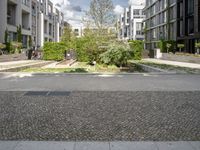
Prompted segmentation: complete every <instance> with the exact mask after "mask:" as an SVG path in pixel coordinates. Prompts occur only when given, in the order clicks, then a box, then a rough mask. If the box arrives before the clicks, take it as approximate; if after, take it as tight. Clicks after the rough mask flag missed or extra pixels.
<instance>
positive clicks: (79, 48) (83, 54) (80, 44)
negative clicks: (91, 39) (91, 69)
mask: <svg viewBox="0 0 200 150" xmlns="http://www.w3.org/2000/svg"><path fill="white" fill-rule="evenodd" d="M87 42H88V41H87V40H86V39H83V38H79V39H76V40H75V44H74V46H73V47H74V48H75V50H76V54H77V60H78V61H80V62H88V61H89V56H88V54H87V51H86V50H85V49H84V45H85V44H86V43H87Z"/></svg>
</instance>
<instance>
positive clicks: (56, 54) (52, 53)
mask: <svg viewBox="0 0 200 150" xmlns="http://www.w3.org/2000/svg"><path fill="white" fill-rule="evenodd" d="M66 50H67V45H66V44H65V43H54V42H46V43H45V44H44V46H43V59H44V60H55V61H61V60H64V59H65V55H64V54H65V51H66Z"/></svg>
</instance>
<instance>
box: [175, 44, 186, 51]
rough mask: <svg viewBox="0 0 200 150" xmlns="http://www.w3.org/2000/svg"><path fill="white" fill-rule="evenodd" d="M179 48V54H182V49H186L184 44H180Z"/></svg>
mask: <svg viewBox="0 0 200 150" xmlns="http://www.w3.org/2000/svg"><path fill="white" fill-rule="evenodd" d="M177 47H178V49H179V52H181V51H182V49H183V48H184V47H185V45H184V44H178V45H177Z"/></svg>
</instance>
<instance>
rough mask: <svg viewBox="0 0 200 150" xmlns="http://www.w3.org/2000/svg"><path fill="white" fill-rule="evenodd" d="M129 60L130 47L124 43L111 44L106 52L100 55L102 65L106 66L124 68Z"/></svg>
mask: <svg viewBox="0 0 200 150" xmlns="http://www.w3.org/2000/svg"><path fill="white" fill-rule="evenodd" d="M130 58H131V55H130V46H129V45H127V44H124V43H117V42H115V43H111V44H110V45H109V46H108V50H107V51H106V52H104V53H103V54H101V55H100V60H101V62H102V63H104V64H107V65H117V66H120V67H122V66H126V65H127V62H128V60H129V59H130Z"/></svg>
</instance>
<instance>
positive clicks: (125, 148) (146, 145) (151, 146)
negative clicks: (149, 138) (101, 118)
mask: <svg viewBox="0 0 200 150" xmlns="http://www.w3.org/2000/svg"><path fill="white" fill-rule="evenodd" d="M110 149H111V150H158V147H157V145H156V143H155V142H110Z"/></svg>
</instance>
